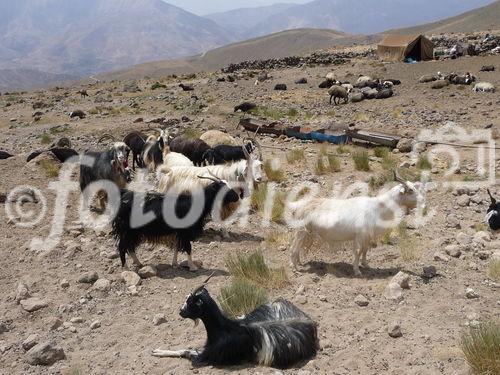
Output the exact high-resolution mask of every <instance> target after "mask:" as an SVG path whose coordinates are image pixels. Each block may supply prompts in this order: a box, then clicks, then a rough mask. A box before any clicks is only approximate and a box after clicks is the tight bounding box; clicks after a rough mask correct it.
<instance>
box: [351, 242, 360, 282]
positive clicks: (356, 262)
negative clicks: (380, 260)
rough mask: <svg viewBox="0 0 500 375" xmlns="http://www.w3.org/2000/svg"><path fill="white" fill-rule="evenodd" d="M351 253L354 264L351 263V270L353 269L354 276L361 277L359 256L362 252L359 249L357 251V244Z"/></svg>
mask: <svg viewBox="0 0 500 375" xmlns="http://www.w3.org/2000/svg"><path fill="white" fill-rule="evenodd" d="M352 251H353V254H354V262H353V263H352V268H353V269H354V275H356V276H361V271H360V270H359V256H360V255H361V252H362V250H361V248H360V250H359V251H358V246H357V244H354V247H353V249H352Z"/></svg>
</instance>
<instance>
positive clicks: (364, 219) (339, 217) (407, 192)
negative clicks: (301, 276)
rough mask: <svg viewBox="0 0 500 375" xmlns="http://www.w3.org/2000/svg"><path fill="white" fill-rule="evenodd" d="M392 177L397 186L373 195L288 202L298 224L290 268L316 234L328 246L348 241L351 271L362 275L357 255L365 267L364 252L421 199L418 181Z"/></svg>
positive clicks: (310, 244) (298, 261)
mask: <svg viewBox="0 0 500 375" xmlns="http://www.w3.org/2000/svg"><path fill="white" fill-rule="evenodd" d="M395 180H396V181H397V182H398V184H397V185H396V186H394V187H393V188H392V189H390V190H388V191H387V192H385V193H382V194H380V195H378V196H376V197H355V198H349V199H335V198H311V199H302V200H299V201H297V202H291V203H289V204H288V209H289V210H290V211H289V212H290V213H291V214H292V215H293V218H294V219H295V220H298V221H299V223H300V225H297V230H296V233H295V237H294V240H293V243H292V254H291V263H292V266H293V268H295V269H296V268H297V266H298V265H299V264H300V251H301V250H305V251H307V250H308V249H309V248H310V247H311V246H312V243H313V240H314V239H315V237H319V238H321V239H322V240H323V241H324V242H326V243H328V244H329V245H330V248H331V249H333V248H334V245H335V244H336V243H339V242H340V243H342V242H344V243H346V242H351V243H352V244H353V253H354V263H353V268H354V273H355V274H356V275H357V276H361V272H360V271H359V259H360V257H361V264H362V265H363V266H364V267H368V262H367V260H366V253H367V252H368V250H369V249H370V248H371V247H372V246H373V244H376V241H377V239H378V238H379V237H380V236H382V235H383V234H384V233H385V232H386V231H387V229H389V228H392V227H395V226H397V225H398V223H399V222H400V221H401V219H402V216H403V215H404V214H405V213H406V212H408V211H409V210H410V209H412V208H415V207H416V206H417V203H418V202H422V201H423V195H422V194H421V192H420V183H419V182H415V183H412V182H409V181H404V180H402V179H401V178H400V177H399V176H397V174H396V173H395Z"/></svg>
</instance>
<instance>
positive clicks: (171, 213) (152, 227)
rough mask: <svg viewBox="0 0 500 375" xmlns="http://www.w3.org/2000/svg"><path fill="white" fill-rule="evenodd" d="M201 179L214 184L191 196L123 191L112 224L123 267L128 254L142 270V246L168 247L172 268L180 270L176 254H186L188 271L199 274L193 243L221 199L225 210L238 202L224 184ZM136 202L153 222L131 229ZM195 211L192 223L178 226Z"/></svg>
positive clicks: (235, 195) (236, 195)
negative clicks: (171, 252) (138, 250)
mask: <svg viewBox="0 0 500 375" xmlns="http://www.w3.org/2000/svg"><path fill="white" fill-rule="evenodd" d="M200 178H206V179H210V180H213V181H214V182H213V183H211V184H210V185H208V186H207V187H205V188H204V189H199V190H197V191H194V192H192V193H191V194H180V195H175V194H162V193H155V192H147V193H137V192H133V191H129V190H123V191H122V194H121V200H120V208H119V209H118V213H117V215H116V217H115V218H114V220H113V224H112V226H113V235H114V237H115V238H116V241H117V245H118V252H119V254H120V259H121V262H122V266H125V263H126V259H125V256H126V254H129V255H130V257H131V258H132V260H133V262H134V264H135V265H136V266H141V263H140V261H139V260H138V259H137V257H136V255H135V249H136V248H137V246H139V245H140V244H141V243H143V242H150V243H155V244H165V243H169V244H171V245H172V247H173V248H174V258H173V261H172V266H174V267H176V266H177V253H178V252H179V251H180V252H185V253H187V257H188V266H189V269H190V270H191V271H196V270H197V266H196V265H195V263H194V262H193V261H192V259H191V241H194V240H195V239H197V238H198V237H199V236H200V235H201V233H202V231H203V226H204V225H205V222H206V221H207V216H208V215H210V214H211V213H212V209H213V208H214V207H217V206H214V205H215V204H216V203H217V202H218V199H219V198H221V202H222V206H224V205H227V204H229V203H231V202H237V201H238V200H239V196H238V194H237V193H236V192H235V191H234V190H231V189H230V188H229V187H228V186H227V184H226V183H225V182H224V181H221V180H215V179H212V178H210V177H200ZM134 199H137V200H139V199H143V200H142V202H144V203H143V205H142V209H143V212H146V213H148V212H151V213H153V214H154V219H152V220H150V221H149V222H147V223H144V224H143V225H132V223H133V220H134V218H133V217H132V214H133V212H134V211H133V210H134ZM136 204H137V203H136ZM192 209H193V215H194V216H193V217H191V219H192V220H191V221H189V223H181V222H178V221H179V220H182V219H185V218H186V215H188V214H189V213H190V212H191V210H192ZM131 220H132V221H131ZM186 221H187V218H186Z"/></svg>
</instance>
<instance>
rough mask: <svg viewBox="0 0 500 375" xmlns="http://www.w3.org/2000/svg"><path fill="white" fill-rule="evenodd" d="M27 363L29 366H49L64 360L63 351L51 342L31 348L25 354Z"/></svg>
mask: <svg viewBox="0 0 500 375" xmlns="http://www.w3.org/2000/svg"><path fill="white" fill-rule="evenodd" d="M26 356H27V359H26V360H27V362H28V363H29V364H30V365H33V366H37V365H41V366H50V365H53V364H54V363H56V362H57V361H60V360H63V359H65V358H66V355H65V354H64V350H63V349H62V348H61V347H59V346H57V345H56V344H55V343H54V342H52V341H47V342H43V343H40V344H37V345H35V346H33V347H32V348H31V349H30V350H29V351H28V352H27V353H26Z"/></svg>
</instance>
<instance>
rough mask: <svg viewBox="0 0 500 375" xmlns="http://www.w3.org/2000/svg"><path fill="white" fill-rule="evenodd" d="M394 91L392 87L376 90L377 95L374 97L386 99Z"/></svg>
mask: <svg viewBox="0 0 500 375" xmlns="http://www.w3.org/2000/svg"><path fill="white" fill-rule="evenodd" d="M393 94H394V92H393V91H392V89H390V88H387V89H382V90H380V91H379V92H377V95H376V96H375V98H376V99H387V98H390V97H391V96H392V95H393Z"/></svg>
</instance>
